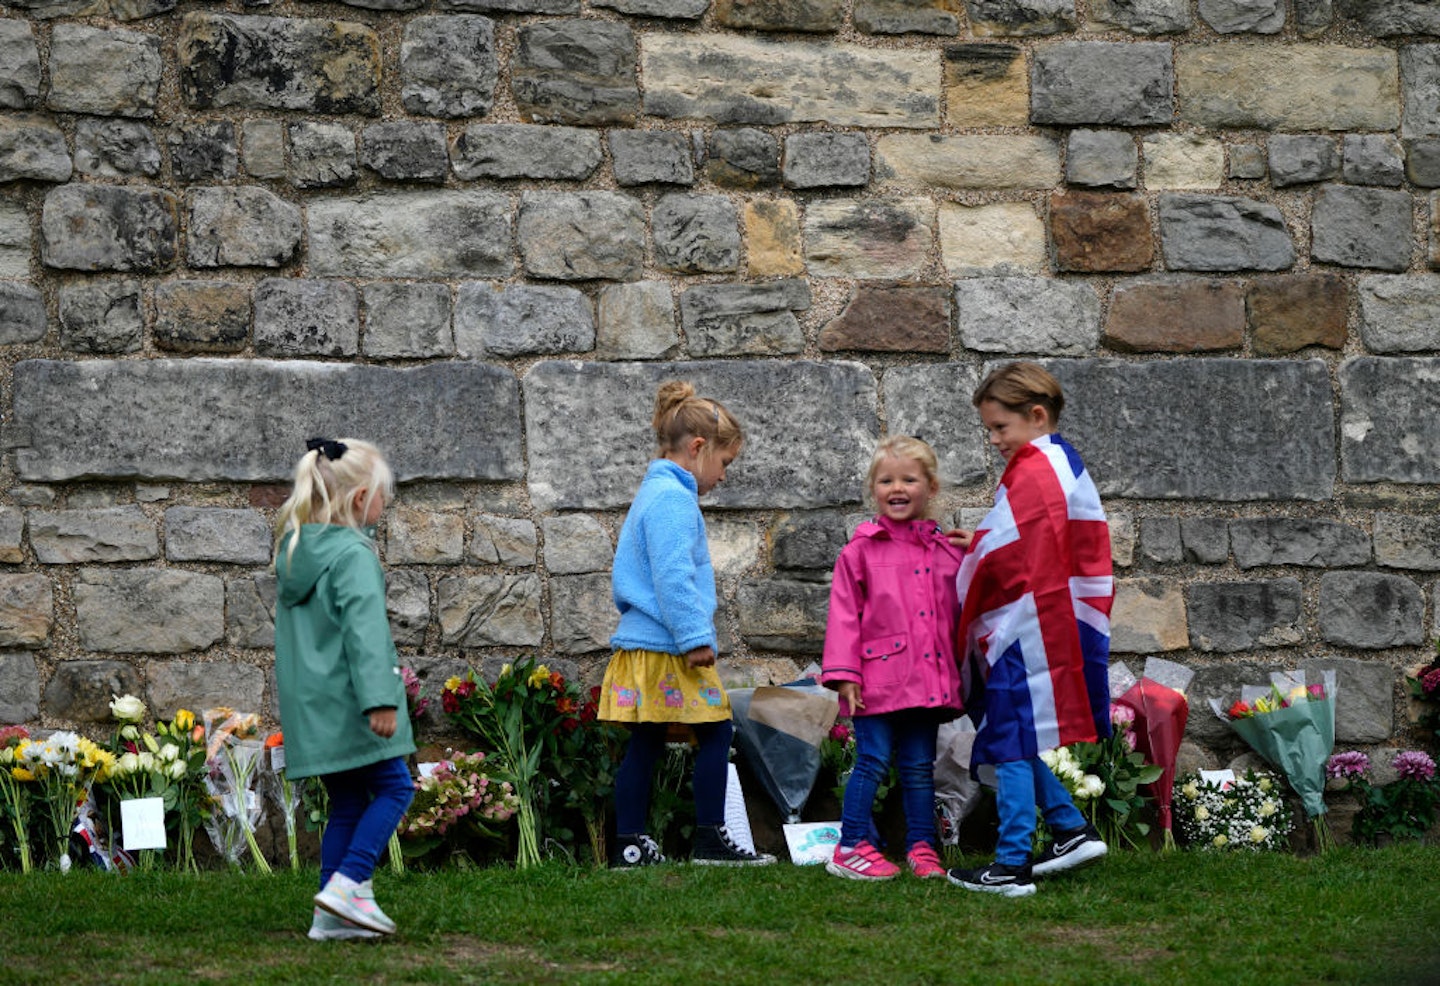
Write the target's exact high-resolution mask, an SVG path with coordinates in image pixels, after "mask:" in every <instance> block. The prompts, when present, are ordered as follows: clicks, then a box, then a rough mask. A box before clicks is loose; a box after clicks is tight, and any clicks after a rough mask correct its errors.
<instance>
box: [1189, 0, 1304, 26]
mask: <svg viewBox="0 0 1440 986" xmlns="http://www.w3.org/2000/svg"><path fill="white" fill-rule="evenodd" d="M1199 9H1200V19H1201V20H1203V21H1204V22H1205V23H1206V24H1208V25H1210V26H1211V27H1212V28H1214V29H1215V31H1216V32H1217V33H1219V34H1240V33H1250V34H1278V33H1279V32H1280V31H1281V30H1282V29H1283V28H1284V27H1285V0H1200V7H1199Z"/></svg>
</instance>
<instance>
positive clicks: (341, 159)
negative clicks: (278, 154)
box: [288, 120, 355, 188]
mask: <svg viewBox="0 0 1440 986" xmlns="http://www.w3.org/2000/svg"><path fill="white" fill-rule="evenodd" d="M288 171H289V176H290V184H292V185H294V186H295V187H296V188H339V187H341V186H344V185H350V184H353V183H354V181H355V134H354V132H353V131H351V129H350V128H349V127H347V126H345V125H344V124H342V123H322V122H315V121H310V120H304V121H301V122H300V123H292V124H290V163H289V168H288Z"/></svg>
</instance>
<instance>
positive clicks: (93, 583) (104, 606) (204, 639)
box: [73, 568, 225, 654]
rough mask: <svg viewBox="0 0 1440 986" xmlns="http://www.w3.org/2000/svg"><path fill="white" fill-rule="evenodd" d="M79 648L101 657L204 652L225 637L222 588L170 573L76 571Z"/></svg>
mask: <svg viewBox="0 0 1440 986" xmlns="http://www.w3.org/2000/svg"><path fill="white" fill-rule="evenodd" d="M73 592H74V597H75V629H76V631H77V632H78V633H79V636H80V646H81V647H83V648H85V649H86V650H90V651H103V652H106V653H127V654H129V653H134V654H173V653H181V652H184V651H200V650H205V649H206V648H207V647H209V646H210V645H211V644H213V643H215V642H216V641H218V640H220V639H221V637H223V636H224V635H225V584H224V583H223V582H222V581H221V580H220V579H218V578H216V577H215V576H213V575H201V574H199V573H197V572H180V571H175V570H173V569H131V570H114V569H101V568H87V569H81V570H80V574H79V577H78V578H77V579H76V581H75V584H74V587H73Z"/></svg>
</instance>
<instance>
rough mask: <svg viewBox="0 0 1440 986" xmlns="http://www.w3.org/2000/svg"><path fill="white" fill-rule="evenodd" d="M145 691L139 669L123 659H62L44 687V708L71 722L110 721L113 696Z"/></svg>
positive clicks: (140, 693) (58, 717)
mask: <svg viewBox="0 0 1440 986" xmlns="http://www.w3.org/2000/svg"><path fill="white" fill-rule="evenodd" d="M144 694H145V686H144V683H143V682H142V681H141V680H140V672H138V671H136V670H135V669H134V668H132V667H131V666H130V665H128V664H125V663H124V662H122V661H60V662H59V663H57V664H56V665H55V672H54V673H53V674H52V675H51V676H50V681H49V683H48V684H47V685H46V686H45V711H46V713H48V714H49V715H51V716H54V717H55V718H57V719H67V720H70V721H72V722H104V723H109V722H112V719H111V714H110V702H111V701H112V700H113V699H115V698H117V697H119V696H121V695H135V696H143V695H144ZM152 711H153V710H152Z"/></svg>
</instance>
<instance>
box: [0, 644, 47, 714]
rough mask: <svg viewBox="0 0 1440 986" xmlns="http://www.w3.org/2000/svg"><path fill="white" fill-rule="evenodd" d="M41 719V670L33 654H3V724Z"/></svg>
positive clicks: (0, 707) (0, 705) (0, 706)
mask: <svg viewBox="0 0 1440 986" xmlns="http://www.w3.org/2000/svg"><path fill="white" fill-rule="evenodd" d="M39 715H40V669H39V668H37V667H36V666H35V658H34V657H32V656H31V655H29V654H0V723H23V722H30V721H31V720H33V719H35V718H37V717H38V716H39Z"/></svg>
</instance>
